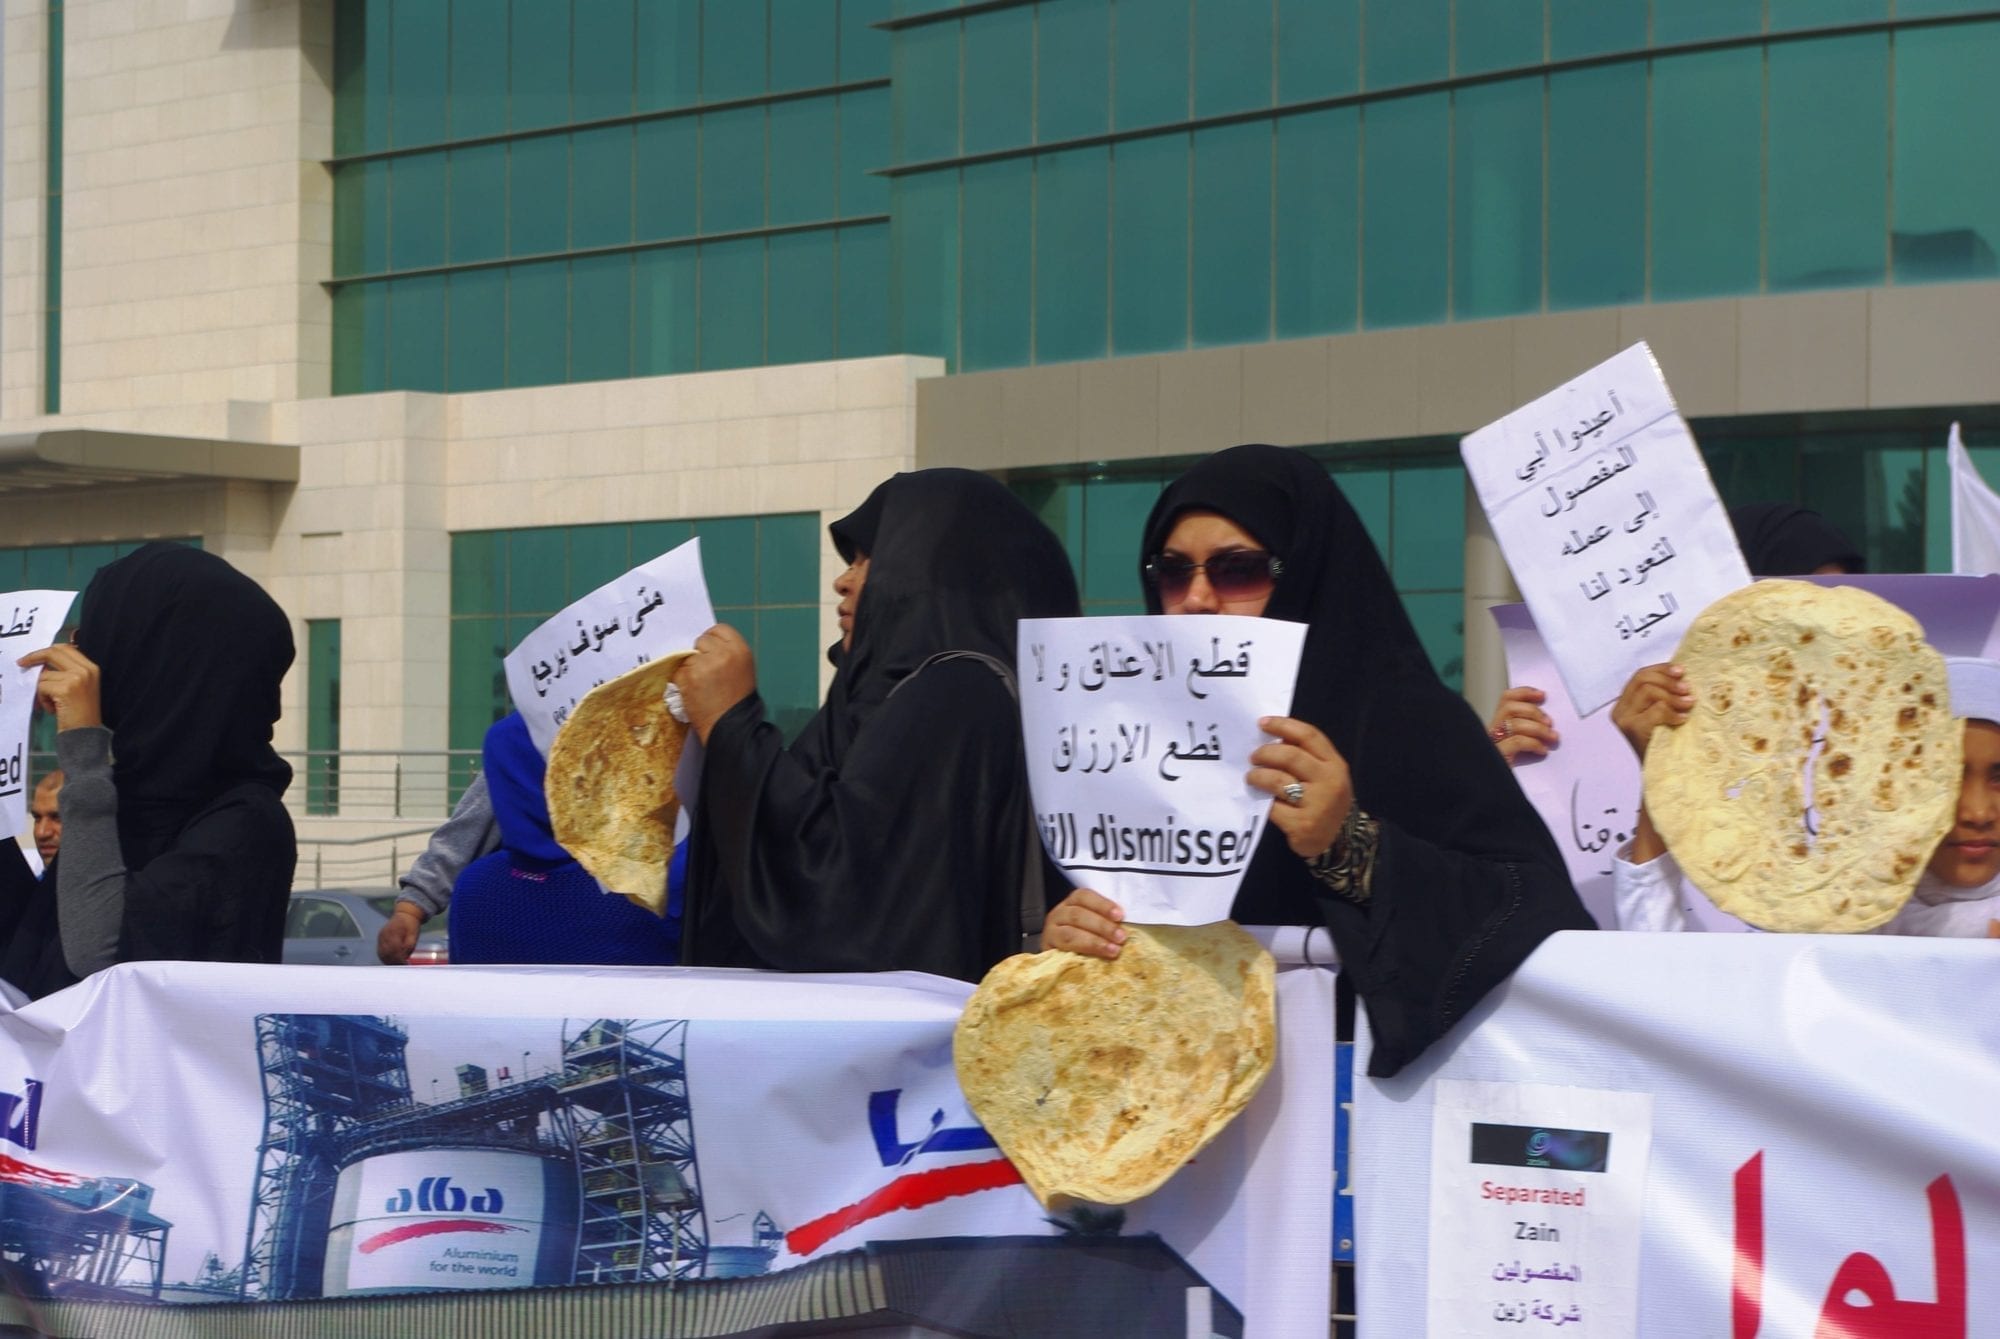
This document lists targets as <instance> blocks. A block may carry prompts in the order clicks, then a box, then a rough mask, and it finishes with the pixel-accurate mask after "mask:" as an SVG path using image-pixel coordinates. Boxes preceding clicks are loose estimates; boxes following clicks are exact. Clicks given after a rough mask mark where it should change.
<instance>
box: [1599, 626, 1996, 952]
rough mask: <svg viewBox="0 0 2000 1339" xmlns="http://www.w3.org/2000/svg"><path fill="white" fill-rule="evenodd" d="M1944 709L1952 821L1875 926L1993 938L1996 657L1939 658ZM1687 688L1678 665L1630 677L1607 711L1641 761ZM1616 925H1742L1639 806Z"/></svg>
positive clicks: (1624, 855) (1677, 721)
mask: <svg viewBox="0 0 2000 1339" xmlns="http://www.w3.org/2000/svg"><path fill="white" fill-rule="evenodd" d="M1945 666H1946V669H1947V672H1948V674H1949V678H1950V685H1951V708H1952V714H1953V715H1954V716H1956V717H1959V718H1960V719H1962V720H1964V722H1965V765H1964V771H1963V772H1962V773H1961V777H1960V782H1959V794H1958V809H1957V812H1956V815H1955V818H1954V822H1953V825H1952V829H1951V831H1950V832H1949V833H1947V834H1946V835H1945V838H1944V840H1943V841H1941V842H1939V843H1938V845H1937V848H1936V850H1935V851H1933V852H1932V854H1931V858H1930V861H1929V863H1928V865H1927V866H1926V867H1925V870H1924V873H1923V876H1922V877H1921V878H1920V879H1919V880H1918V881H1917V887H1916V891H1915V893H1914V895H1913V896H1912V897H1911V898H1910V900H1909V901H1908V902H1907V903H1905V904H1904V906H1903V909H1902V910H1901V911H1899V912H1897V913H1896V915H1895V917H1894V918H1893V919H1891V920H1890V921H1889V922H1888V923H1887V924H1884V925H1881V926H1879V927H1877V928H1876V930H1875V931H1874V933H1877V934H1900V935H1929V936H1935V937H1941V938H1985V937H1993V936H1994V929H1995V925H1996V920H2000V663H1996V662H1995V661H1991V660H1983V659H1979V658H1976V657H1971V656H1957V657H1948V658H1947V659H1946V661H1945ZM1693 707H1694V692H1693V689H1692V688H1691V687H1690V686H1689V685H1688V684H1687V682H1686V680H1685V677H1684V675H1683V672H1682V670H1681V667H1680V666H1678V665H1649V666H1647V667H1646V668H1645V669H1642V670H1640V671H1639V672H1638V673H1637V674H1635V675H1634V676H1632V680H1631V682H1630V683H1628V684H1627V685H1626V687H1625V692H1624V693H1623V694H1622V695H1621V696H1620V697H1619V699H1618V701H1617V703H1616V704H1615V705H1614V706H1613V707H1612V709H1611V714H1612V719H1613V721H1615V722H1616V723H1617V725H1618V728H1619V729H1620V730H1621V731H1623V732H1624V735H1625V737H1626V739H1627V740H1629V741H1630V742H1631V744H1632V747H1633V748H1634V749H1635V750H1636V751H1637V752H1638V754H1639V757H1640V758H1641V760H1643V759H1644V758H1645V756H1646V746H1647V743H1648V742H1649V741H1650V739H1651V738H1652V734H1653V731H1654V729H1655V728H1656V727H1658V726H1667V727H1669V728H1673V727H1678V726H1680V725H1684V724H1686V722H1687V719H1688V713H1689V712H1690V711H1691V710H1692V709H1693ZM1615 877H1616V888H1617V906H1618V928H1619V929H1621V930H1749V929H1752V928H1754V927H1752V926H1750V925H1747V924H1745V923H1744V922H1743V921H1741V920H1739V919H1737V918H1736V917H1734V916H1731V915H1729V914H1728V913H1727V912H1724V911H1722V910H1720V909H1719V908H1717V907H1716V906H1715V904H1714V903H1712V902H1710V901H1709V900H1708V898H1707V897H1706V896H1704V895H1703V894H1702V893H1701V891H1700V890H1699V889H1697V888H1696V887H1695V886H1694V885H1693V884H1691V883H1689V882H1688V881H1687V880H1686V879H1685V878H1684V877H1683V876H1682V874H1681V871H1680V867H1679V865H1678V864H1677V863H1676V862H1675V860H1674V857H1673V855H1672V853H1670V852H1669V851H1668V850H1667V849H1666V846H1665V844H1664V843H1663V842H1662V841H1661V840H1660V836H1659V833H1658V831H1657V830H1656V829H1655V828H1654V827H1653V823H1652V820H1651V819H1650V818H1649V817H1648V816H1647V814H1646V811H1645V809H1644V807H1643V806H1642V807H1641V808H1640V810H1639V823H1638V830H1637V831H1636V832H1635V833H1634V835H1633V838H1632V840H1631V842H1629V843H1628V844H1627V845H1626V846H1625V847H1624V848H1623V849H1621V850H1620V851H1619V852H1618V858H1617V863H1616V867H1615Z"/></svg>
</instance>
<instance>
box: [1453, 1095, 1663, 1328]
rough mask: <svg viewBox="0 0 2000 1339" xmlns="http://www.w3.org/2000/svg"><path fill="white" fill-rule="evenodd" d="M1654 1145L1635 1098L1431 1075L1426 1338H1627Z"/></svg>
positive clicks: (1645, 1098)
mask: <svg viewBox="0 0 2000 1339" xmlns="http://www.w3.org/2000/svg"><path fill="white" fill-rule="evenodd" d="M1652 1142H1653V1099H1652V1097H1651V1096H1650V1095H1649V1094H1646V1093H1636V1092H1606V1091H1602V1090H1597V1089H1591V1088H1564V1087H1556V1086H1554V1085H1552V1084H1540V1083H1484V1082H1476V1081H1472V1080H1466V1079H1439V1080H1438V1081H1437V1086H1436V1105H1435V1106H1433V1107H1432V1115H1431V1215H1430V1242H1431V1249H1430V1286H1429V1288H1428V1289H1427V1290H1426V1292H1427V1295H1428V1297H1429V1299H1430V1305H1429V1313H1430V1315H1429V1326H1428V1328H1427V1329H1426V1330H1425V1333H1427V1334H1430V1335H1433V1336H1437V1339H1446V1337H1447V1336H1449V1339H1459V1336H1471V1335H1511V1334H1518V1333H1520V1332H1521V1331H1519V1330H1515V1329H1513V1328H1510V1327H1512V1326H1516V1325H1525V1324H1527V1323H1528V1322H1530V1321H1533V1322H1536V1323H1535V1324H1534V1325H1533V1326H1532V1328H1531V1330H1530V1331H1529V1332H1530V1333H1535V1334H1540V1333H1542V1332H1543V1330H1544V1327H1545V1326H1554V1327H1558V1328H1560V1329H1561V1330H1562V1332H1563V1333H1564V1334H1568V1335H1579V1336H1593V1335H1595V1336H1614V1335H1615V1336H1623V1337H1624V1339H1630V1336H1632V1335H1634V1334H1636V1333H1638V1326H1639V1231H1640V1226H1641V1224H1642V1221H1643V1215H1644V1209H1645V1189H1646V1162H1647V1159H1648V1158H1649V1156H1650V1155H1651V1152H1652Z"/></svg>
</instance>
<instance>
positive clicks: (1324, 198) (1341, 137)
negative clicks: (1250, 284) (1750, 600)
mask: <svg viewBox="0 0 2000 1339" xmlns="http://www.w3.org/2000/svg"><path fill="white" fill-rule="evenodd" d="M1360 158H1361V116H1360V113H1359V111H1358V110H1357V109H1355V108H1353V107H1336V108H1334V109H1332V110H1330V111H1324V112H1312V113H1309V114H1307V115H1304V116H1287V117H1285V118H1283V119H1282V120H1280V121H1279V122H1278V147H1277V177H1278V181H1277V192H1278V211H1277V259H1276V265H1275V271H1276V284H1277V295H1278V309H1277V334H1278V338H1280V339H1297V338H1300V337H1302V336H1306V335H1324V334H1329V333H1333V332H1335V331H1341V330H1352V329H1354V326H1355V322H1356V319H1357V317H1358V315H1359V313H1358V311H1357V307H1358V305H1359V299H1360V293H1359V283H1360V273H1359V268H1358V267H1359V255H1358V252H1357V247H1358V245H1359V240H1360V231H1359V230H1360V226H1361V209H1360V195H1361V192H1360V180H1359V172H1360Z"/></svg>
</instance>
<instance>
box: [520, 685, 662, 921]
mask: <svg viewBox="0 0 2000 1339" xmlns="http://www.w3.org/2000/svg"><path fill="white" fill-rule="evenodd" d="M692 654H693V653H692V652H690V651H679V652H676V653H674V654H673V655H669V656H662V657H661V658H660V659H658V660H654V661H649V662H648V663H646V664H644V665H641V666H639V668H637V669H635V670H631V671H629V672H628V673H625V674H621V675H619V676H618V677H617V678H615V679H613V680H611V682H609V683H604V684H599V685H598V686H597V687H595V688H593V689H591V690H590V692H589V693H588V694H586V695H585V697H584V699H583V701H581V702H579V703H577V704H576V710H575V711H573V712H571V713H570V716H569V719H568V720H567V721H564V722H563V726H562V729H560V730H558V731H557V732H556V738H555V743H553V744H551V745H550V746H549V768H548V778H547V780H546V782H545V783H544V786H545V789H546V791H547V794H548V800H549V819H550V821H551V823H552V825H553V827H554V829H555V837H556V840H557V841H558V842H560V843H562V845H563V847H564V848H565V849H566V850H568V851H569V853H570V854H571V855H573V856H575V857H576V858H577V862H578V863H579V864H581V865H582V866H583V867H584V868H585V869H587V870H589V871H590V872H591V874H593V875H594V876H596V878H597V880H598V882H600V883H602V884H603V885H604V886H605V887H607V888H613V889H616V890H617V891H619V892H621V893H623V894H625V896H627V897H629V898H631V899H632V900H633V901H634V902H637V903H638V904H639V905H640V906H642V907H644V908H646V909H647V910H648V911H651V912H652V913H654V914H655V915H658V914H660V913H661V911H662V909H663V908H664V907H665V905H666V899H667V866H668V865H669V864H670V863H672V861H673V857H674V820H675V818H676V817H677V816H678V815H679V813H680V800H679V797H678V796H676V795H675V793H674V769H675V768H676V767H678V766H679V765H680V760H681V749H682V747H683V746H684V745H685V744H686V743H687V732H688V728H687V726H686V725H684V724H682V723H681V722H680V721H677V720H675V719H674V718H673V716H672V714H671V713H669V712H668V710H667V705H666V690H667V684H668V682H669V681H670V680H671V679H672V678H673V677H674V671H675V670H677V669H679V668H680V664H681V662H682V661H683V660H686V659H687V658H688V656H690V655H692Z"/></svg>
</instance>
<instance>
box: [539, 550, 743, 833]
mask: <svg viewBox="0 0 2000 1339" xmlns="http://www.w3.org/2000/svg"><path fill="white" fill-rule="evenodd" d="M713 626H715V610H714V608H713V607H712V606H711V605H710V604H709V602H708V585H707V583H706V582H705V581H704V580H703V578H702V572H701V541H700V540H699V539H690V540H689V541H688V542H687V543H685V544H683V545H681V546H680V547H679V548H676V549H674V550H673V551H672V552H670V553H666V554H662V555H661V556H660V557H658V558H655V559H653V560H652V561H651V562H649V563H644V564H641V565H640V566H638V567H635V568H633V569H632V570H631V571H629V572H627V573H626V574H625V575H624V576H622V577H619V578H618V579H617V580H616V581H610V582H606V583H605V584H604V585H602V586H599V587H598V588H597V589H596V590H594V591H592V592H591V593H590V594H588V595H586V596H584V597H583V598H582V599H581V600H578V601H577V602H576V603H575V604H573V605H571V606H570V607H569V608H567V609H565V610H563V611H562V612H561V613H560V614H557V615H556V616H555V617H554V618H551V619H550V620H549V621H548V622H546V623H544V624H542V625H541V626H540V627H539V628H536V629H535V630H534V631H533V632H531V633H529V634H528V635H527V636H525V637H523V638H522V639H521V644H520V645H519V646H517V647H515V648H514V650H513V651H512V653H510V654H509V655H508V657H507V660H506V669H507V692H508V694H509V695H510V696H511V697H512V698H513V699H514V706H515V707H516V708H517V709H518V710H519V711H520V713H521V716H522V719H524V720H526V721H527V723H528V734H529V736H530V737H531V738H532V739H533V740H534V741H535V747H536V748H538V749H540V750H541V751H542V753H543V754H544V755H545V756H546V755H547V753H548V751H549V745H550V744H552V743H553V742H555V737H556V731H557V730H560V729H561V728H562V723H563V722H564V721H566V720H568V719H569V714H570V712H572V711H574V710H575V709H576V704H577V703H578V702H581V701H582V700H583V697H584V694H586V693H588V692H589V691H590V690H591V689H593V688H595V687H597V686H598V685H599V684H601V683H609V682H610V681H611V680H613V679H615V678H617V677H618V676H619V675H621V674H623V673H625V672H626V671H627V670H633V669H637V668H638V667H639V666H641V665H644V664H646V663H647V662H648V661H651V660H653V659H655V658H657V657H659V656H663V655H668V654H671V653H672V652H675V651H685V650H687V649H688V648H689V647H691V646H693V645H694V639H695V638H697V637H699V636H701V634H702V633H704V632H707V631H708V630H709V629H710V628H711V627H713ZM687 752H688V753H689V754H692V753H694V752H696V750H695V749H693V748H692V747H690V748H689V749H688V751H687ZM683 756H684V757H685V756H686V755H683ZM681 793H682V794H683V795H692V794H693V793H694V792H693V791H692V790H683V791H682V792H681Z"/></svg>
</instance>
